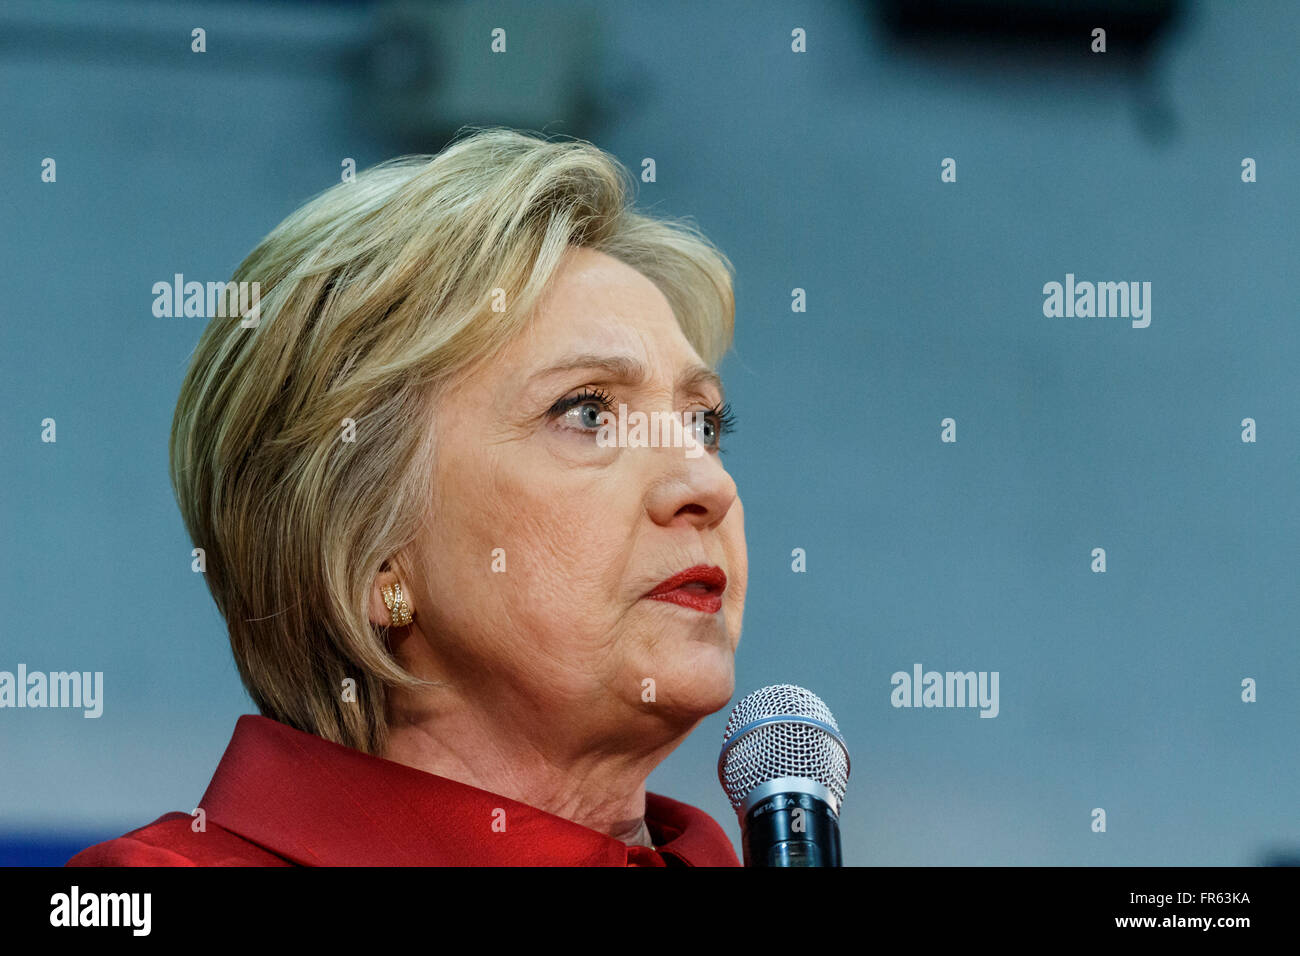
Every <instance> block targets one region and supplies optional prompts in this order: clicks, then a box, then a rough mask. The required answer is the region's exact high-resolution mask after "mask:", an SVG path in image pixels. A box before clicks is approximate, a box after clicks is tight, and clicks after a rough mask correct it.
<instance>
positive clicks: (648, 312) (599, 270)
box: [508, 248, 699, 366]
mask: <svg viewBox="0 0 1300 956" xmlns="http://www.w3.org/2000/svg"><path fill="white" fill-rule="evenodd" d="M515 345H516V347H514V348H511V349H509V350H508V351H509V352H510V353H511V355H510V359H511V360H512V364H515V365H526V366H541V365H544V364H547V363H549V362H551V361H553V360H555V359H558V358H561V357H563V356H565V355H568V354H570V353H572V352H574V351H575V350H580V351H582V352H597V351H609V352H613V353H618V354H630V355H635V356H637V357H639V358H641V359H642V360H643V361H645V362H648V363H650V364H651V365H654V364H658V363H660V362H665V361H667V362H671V363H674V364H677V363H685V362H691V363H696V362H699V356H698V355H697V354H696V352H695V349H694V348H692V347H691V344H690V342H688V341H687V339H686V336H685V335H684V334H683V333H682V330H681V327H680V326H679V325H678V324H677V319H676V317H675V316H674V315H673V310H672V307H671V306H670V305H669V304H668V300H667V299H666V298H665V297H664V294H663V293H662V292H660V291H659V288H658V287H657V286H656V285H655V284H654V283H653V282H651V281H650V279H648V278H647V277H646V276H644V275H642V274H641V273H640V272H638V271H637V270H636V269H634V268H632V267H631V266H629V265H627V264H626V263H623V262H620V261H619V260H617V259H615V258H613V257H612V256H609V255H606V254H605V253H602V252H596V251H595V250H592V249H582V248H578V249H571V250H570V251H569V252H568V253H567V254H566V256H565V261H564V263H563V265H561V267H560V269H559V270H558V271H557V272H556V274H555V276H554V277H553V278H552V282H551V284H550V286H549V287H548V288H547V292H546V294H545V296H543V298H542V300H541V301H540V302H539V304H538V308H537V310H536V313H535V314H534V316H533V319H532V321H531V322H530V323H529V324H528V326H527V328H526V329H525V330H524V331H523V333H522V334H521V336H520V341H518V342H517V343H515Z"/></svg>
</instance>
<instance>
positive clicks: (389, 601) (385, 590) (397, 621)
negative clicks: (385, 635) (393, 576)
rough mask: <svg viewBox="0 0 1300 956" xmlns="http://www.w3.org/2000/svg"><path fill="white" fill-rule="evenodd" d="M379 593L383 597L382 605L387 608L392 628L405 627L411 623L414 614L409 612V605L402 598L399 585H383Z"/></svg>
mask: <svg viewBox="0 0 1300 956" xmlns="http://www.w3.org/2000/svg"><path fill="white" fill-rule="evenodd" d="M379 593H380V594H382V595H383V597H384V605H385V606H386V607H387V608H388V619H389V621H391V622H392V626H393V627H406V625H408V624H410V623H411V618H413V617H415V612H414V611H412V610H411V605H410V604H408V603H407V602H406V598H405V597H403V596H402V586H401V585H400V584H385V585H384V586H383V587H382V588H381V589H380V591H379Z"/></svg>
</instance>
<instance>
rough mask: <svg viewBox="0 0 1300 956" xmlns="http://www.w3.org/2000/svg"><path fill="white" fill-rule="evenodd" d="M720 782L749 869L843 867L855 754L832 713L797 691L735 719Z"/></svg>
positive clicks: (745, 706)
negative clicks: (843, 826)
mask: <svg viewBox="0 0 1300 956" xmlns="http://www.w3.org/2000/svg"><path fill="white" fill-rule="evenodd" d="M718 780H719V781H721V783H722V789H723V790H725V791H726V793H727V799H728V800H730V801H731V807H732V809H733V810H735V811H736V816H737V817H738V818H739V820H740V833H741V845H742V847H743V848H744V858H745V866H754V867H758V866H840V865H842V864H841V862H840V822H839V813H840V804H841V803H842V802H843V801H844V793H845V790H846V789H847V788H848V782H849V749H848V747H847V746H846V745H845V743H844V738H843V737H841V736H840V728H839V725H838V724H836V723H835V718H834V716H832V714H831V712H830V709H829V708H828V707H827V706H826V705H825V704H824V703H822V699H821V698H820V697H818V696H817V695H816V694H814V693H813V692H812V691H809V690H804V688H802V687H798V686H796V685H794V684H775V685H773V686H771V687H764V688H763V689H762V690H756V691H754V692H753V693H752V694H750V695H749V696H748V697H746V698H745V699H744V700H742V701H741V702H740V703H738V704H737V705H736V706H735V707H734V708H733V709H732V711H731V717H730V718H728V720H727V729H726V730H725V731H723V734H722V753H720V754H719V755H718Z"/></svg>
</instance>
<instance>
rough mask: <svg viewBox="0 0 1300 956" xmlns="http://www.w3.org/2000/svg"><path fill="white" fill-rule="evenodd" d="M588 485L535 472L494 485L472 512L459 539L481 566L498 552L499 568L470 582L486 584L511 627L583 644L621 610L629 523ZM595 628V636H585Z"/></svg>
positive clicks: (608, 498)
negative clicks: (561, 482)
mask: <svg viewBox="0 0 1300 956" xmlns="http://www.w3.org/2000/svg"><path fill="white" fill-rule="evenodd" d="M614 500H617V499H614V498H612V497H611V496H610V495H609V494H608V492H607V491H606V492H602V491H601V489H599V488H596V487H590V486H584V485H575V484H573V483H571V482H569V483H566V484H565V485H564V486H556V485H554V484H550V485H548V483H547V482H545V481H543V480H541V478H540V477H533V478H532V479H531V480H528V481H523V480H518V481H508V482H500V483H499V485H498V487H494V488H492V489H491V491H490V495H489V496H488V497H487V499H486V500H484V502H483V504H481V505H480V506H479V507H478V508H477V509H476V515H475V517H474V520H473V522H472V524H471V526H470V527H469V528H468V529H467V534H466V535H465V537H466V538H468V539H469V541H470V542H477V543H476V544H475V543H471V544H470V547H471V549H472V550H478V551H481V552H482V553H483V554H484V555H485V557H484V566H487V565H488V563H489V559H488V557H486V556H488V555H490V554H491V552H492V550H493V549H494V548H500V549H502V554H503V557H504V563H505V567H506V571H505V572H504V573H493V574H490V575H488V576H486V578H484V579H482V580H480V581H479V582H471V583H470V586H471V587H474V588H475V589H476V590H477V591H478V593H480V594H482V589H483V588H484V587H487V588H489V589H490V590H491V591H492V592H493V593H492V595H491V597H492V600H493V602H494V603H495V604H496V605H497V606H498V607H499V608H500V609H501V610H502V611H504V613H505V615H506V618H507V619H508V620H509V622H510V624H511V625H518V626H520V627H521V628H522V629H525V630H528V631H530V632H531V633H532V635H533V636H534V637H539V636H541V634H542V633H544V634H547V635H550V636H552V637H556V638H557V639H558V637H557V635H558V634H560V632H564V633H565V634H566V635H567V636H568V638H569V639H571V640H573V641H575V642H576V641H591V640H592V639H593V638H597V637H599V631H600V629H601V628H602V627H605V626H608V625H609V624H610V623H611V620H612V618H613V617H615V616H617V615H618V614H619V613H621V610H622V608H621V606H620V600H621V598H622V597H623V590H624V589H625V588H626V584H625V582H624V574H625V572H626V568H627V561H628V549H629V540H630V528H629V527H628V526H627V517H626V515H625V514H622V513H620V512H619V511H618V510H617V509H616V508H614V507H611V505H610V504H609V502H611V501H614ZM593 632H596V633H593Z"/></svg>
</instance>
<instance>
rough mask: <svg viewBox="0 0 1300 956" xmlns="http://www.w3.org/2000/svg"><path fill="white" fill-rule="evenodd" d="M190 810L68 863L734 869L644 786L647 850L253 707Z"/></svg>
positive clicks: (701, 830)
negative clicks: (649, 842) (327, 737)
mask: <svg viewBox="0 0 1300 956" xmlns="http://www.w3.org/2000/svg"><path fill="white" fill-rule="evenodd" d="M199 807H200V808H201V809H202V810H203V811H204V813H205V814H206V819H205V820H204V821H203V824H204V829H203V830H202V831H198V830H196V828H197V827H198V826H199V825H200V817H199V816H198V815H197V814H196V815H193V816H191V815H190V814H187V813H179V812H177V813H167V814H164V815H163V816H161V817H159V818H158V819H157V820H155V821H154V822H153V823H151V824H149V825H148V826H145V827H141V828H140V829H138V830H132V831H131V832H130V833H128V834H126V835H125V836H122V837H118V838H117V839H115V840H108V841H107V842H105V843H99V844H96V845H95V846H92V847H90V848H89V849H86V850H82V851H81V852H80V853H78V854H77V855H76V856H74V857H73V858H72V859H71V860H69V861H68V864H67V865H68V866H292V865H294V864H298V865H302V866H682V865H685V866H739V865H740V861H739V860H738V859H737V858H736V853H735V850H734V849H732V846H731V841H730V840H729V839H727V836H726V834H725V833H724V832H723V831H722V828H721V827H720V826H718V824H717V823H716V822H715V821H714V820H713V818H712V817H710V816H708V815H707V814H706V813H704V812H703V811H700V810H697V809H695V808H694V807H691V806H687V805H686V804H684V803H679V802H677V801H676V800H670V799H668V798H667V797H661V796H659V795H658V794H654V793H647V794H646V813H645V819H646V824H647V826H648V827H649V829H650V835H651V839H652V840H653V841H654V844H655V846H656V847H657V848H658V850H657V851H655V850H651V849H650V848H649V847H644V846H634V847H629V846H627V845H626V844H624V843H622V842H620V841H619V840H615V839H614V838H612V837H610V836H606V835H605V834H603V833H598V832H597V831H595V830H591V829H588V828H587V827H584V826H581V825H579V824H577V823H574V822H572V821H570V820H565V819H564V818H562V817H557V816H555V815H553V814H550V813H547V812H545V811H543V810H538V809H536V808H535V807H530V806H528V805H527V804H523V803H518V802H517V801H514V800H510V799H507V798H506V797H502V796H498V795H497V794H494V793H489V792H488V791H486V790H480V789H478V788H477V787H471V786H468V785H466V784H463V783H457V782H456V781H454V780H448V779H447V778H445V777H438V776H435V775H434V774H430V773H425V772H424V771H422V770H416V769H415V768H413V767H407V766H405V765H403V764H399V763H394V762H393V761H390V760H384V759H382V758H379V757H372V756H369V755H368V754H364V753H362V752H361V751H359V750H353V749H352V748H350V747H344V746H342V745H340V744H336V743H332V742H331V741H328V740H325V739H324V738H322V737H317V736H316V735H314V734H308V733H303V732H302V731H299V730H294V729H293V728H292V727H288V726H286V725H284V724H281V723H278V722H277V721H274V720H270V719H268V718H266V717H258V716H254V715H251V714H249V715H245V716H243V717H240V718H239V721H238V723H236V725H235V734H234V736H233V737H232V738H231V740H230V745H229V746H228V747H227V748H226V753H225V755H224V756H223V757H222V758H221V763H220V765H218V767H217V772H216V774H215V775H214V776H213V778H212V783H211V784H209V786H208V790H207V792H206V793H205V794H204V795H203V800H202V802H201V803H200V804H199Z"/></svg>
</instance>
